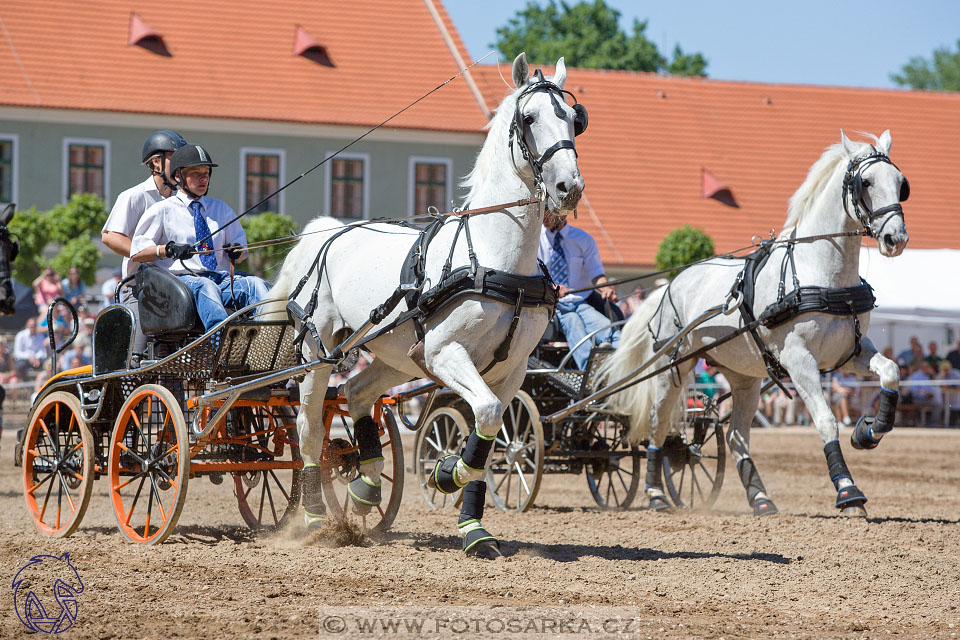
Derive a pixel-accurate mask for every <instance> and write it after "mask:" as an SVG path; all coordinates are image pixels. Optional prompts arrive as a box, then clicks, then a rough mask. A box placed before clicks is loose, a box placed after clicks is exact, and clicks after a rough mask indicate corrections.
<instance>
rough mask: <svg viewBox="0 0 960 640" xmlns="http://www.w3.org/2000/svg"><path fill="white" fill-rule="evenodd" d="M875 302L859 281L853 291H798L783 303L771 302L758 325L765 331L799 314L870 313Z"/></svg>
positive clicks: (868, 288)
mask: <svg viewBox="0 0 960 640" xmlns="http://www.w3.org/2000/svg"><path fill="white" fill-rule="evenodd" d="M876 303H877V298H876V296H874V295H873V287H871V286H870V285H869V284H867V283H866V281H861V283H860V284H858V285H857V286H855V287H841V288H836V289H829V288H827V287H800V288H799V289H796V290H794V291H792V292H790V294H788V295H787V296H786V297H785V298H784V299H783V301H781V302H774V303H773V304H771V305H770V306H769V307H767V308H766V309H764V310H763V313H761V314H760V322H761V323H762V324H763V326H765V327H767V328H772V327H776V326H778V325H781V324H783V323H784V322H787V321H789V320H792V319H793V318H795V317H796V316H798V315H800V314H802V313H809V312H813V311H815V312H817V313H829V314H831V315H835V316H849V315H855V314H860V313H866V312H868V311H871V310H872V309H873V307H874V306H876Z"/></svg>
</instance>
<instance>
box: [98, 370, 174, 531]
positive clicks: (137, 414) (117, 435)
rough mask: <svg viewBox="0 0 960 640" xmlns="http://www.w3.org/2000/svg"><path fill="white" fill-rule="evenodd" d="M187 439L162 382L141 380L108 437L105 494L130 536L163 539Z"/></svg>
mask: <svg viewBox="0 0 960 640" xmlns="http://www.w3.org/2000/svg"><path fill="white" fill-rule="evenodd" d="M189 475H190V443H189V440H188V437H187V424H186V421H185V420H184V418H183V411H182V410H181V409H180V405H179V404H178V403H177V400H176V398H174V396H173V394H172V393H171V392H170V391H169V390H167V389H166V388H165V387H161V386H160V385H156V384H146V385H143V386H141V387H137V388H136V389H134V391H133V393H132V394H130V397H129V398H127V401H126V402H124V403H123V407H121V409H120V413H119V414H118V416H117V421H116V422H115V423H114V427H113V434H112V436H111V438H110V469H109V478H110V499H111V501H112V503H113V513H114V515H115V516H116V519H117V526H119V527H120V531H121V532H123V535H125V536H127V537H128V538H129V539H131V540H133V541H134V542H143V543H146V544H159V543H161V542H163V541H164V540H166V539H167V536H169V535H170V534H171V533H173V530H174V528H175V527H176V526H177V520H178V519H179V517H180V511H181V510H182V509H183V504H184V502H185V501H186V498H187V481H188V479H189Z"/></svg>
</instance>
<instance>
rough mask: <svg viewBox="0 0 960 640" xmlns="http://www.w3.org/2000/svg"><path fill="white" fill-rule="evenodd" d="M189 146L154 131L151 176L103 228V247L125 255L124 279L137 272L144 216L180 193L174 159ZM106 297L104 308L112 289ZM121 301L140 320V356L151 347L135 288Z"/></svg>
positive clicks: (123, 198) (172, 134)
mask: <svg viewBox="0 0 960 640" xmlns="http://www.w3.org/2000/svg"><path fill="white" fill-rule="evenodd" d="M185 144H187V141H186V140H184V139H183V136H181V135H180V134H179V133H177V132H176V131H169V130H164V131H154V132H153V133H151V134H150V135H149V136H147V139H146V140H145V141H144V143H143V149H142V150H141V153H140V157H141V158H142V160H141V161H142V163H143V164H144V165H145V166H146V167H147V169H148V170H149V171H150V177H149V178H147V179H146V180H144V181H143V182H141V183H140V184H138V185H136V186H134V187H130V188H129V189H127V190H126V191H124V192H123V193H121V194H120V195H119V196H117V202H116V203H115V204H114V205H113V209H112V210H111V211H110V216H109V217H108V218H107V221H106V223H104V225H103V231H102V232H101V234H100V239H101V240H103V244H105V245H107V246H108V247H110V249H111V250H112V251H113V252H114V253H116V254H118V255H121V256H123V264H122V266H121V269H120V278H121V279H122V278H125V277H126V276H128V275H130V273H132V271H133V269H132V268H131V266H130V242H131V240H132V239H133V232H134V230H135V229H136V228H137V223H138V222H139V221H140V217H141V216H142V215H143V213H144V212H145V211H146V210H147V209H149V208H150V207H151V206H152V205H154V204H156V203H157V202H162V201H163V200H164V199H165V198H169V197H170V196H171V195H173V193H174V192H175V191H176V190H177V187H176V185H175V184H174V183H173V178H172V177H171V175H170V158H171V157H172V156H173V152H174V151H176V150H177V149H179V148H180V147H182V146H183V145H185ZM134 268H135V267H134ZM115 286H116V285H114V288H115ZM104 295H105V298H106V300H105V305H104V306H106V305H108V304H112V303H113V288H111V289H110V292H109V294H108V293H107V292H106V288H105V290H104ZM120 302H121V304H123V305H124V306H126V307H128V308H129V309H130V310H131V311H133V314H134V316H135V317H136V319H137V322H136V329H135V331H134V338H133V351H134V353H136V354H139V353H142V352H143V350H144V349H145V348H146V346H147V340H146V338H145V337H144V335H143V332H141V331H140V306H139V303H138V302H137V299H136V298H135V297H134V296H133V289H132V288H131V287H124V288H123V290H122V291H121V292H120Z"/></svg>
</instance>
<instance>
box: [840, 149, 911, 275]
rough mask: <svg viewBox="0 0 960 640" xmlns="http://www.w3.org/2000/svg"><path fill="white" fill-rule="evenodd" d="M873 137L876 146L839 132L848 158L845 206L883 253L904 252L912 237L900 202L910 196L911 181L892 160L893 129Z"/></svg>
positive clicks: (894, 253)
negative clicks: (908, 232)
mask: <svg viewBox="0 0 960 640" xmlns="http://www.w3.org/2000/svg"><path fill="white" fill-rule="evenodd" d="M874 140H875V142H876V144H875V145H873V144H869V143H865V142H852V141H851V140H850V139H849V138H847V136H846V134H845V133H843V131H841V132H840V146H841V147H842V149H843V153H844V155H845V156H846V159H847V166H846V173H845V174H844V178H843V192H842V193H843V208H844V211H846V212H847V213H848V214H849V215H852V216H853V217H855V218H857V219H858V220H859V221H860V223H861V225H862V226H863V229H864V231H865V232H866V233H867V235H869V236H871V237H873V238H876V240H877V247H878V248H879V249H880V253H881V254H883V255H885V256H888V257H894V256H898V255H900V254H901V253H903V250H904V248H905V247H906V246H907V242H908V241H909V240H910V236H908V235H907V226H906V221H905V220H904V217H903V207H902V205H901V204H900V203H901V202H904V201H906V199H907V198H908V197H909V196H910V183H909V182H907V178H906V177H905V176H904V175H903V173H901V172H900V169H898V168H897V165H895V164H893V162H892V161H891V160H890V146H891V145H892V143H893V140H892V138H891V137H890V131H889V130H887V131H884V132H883V133H882V134H881V135H880V137H879V138H874Z"/></svg>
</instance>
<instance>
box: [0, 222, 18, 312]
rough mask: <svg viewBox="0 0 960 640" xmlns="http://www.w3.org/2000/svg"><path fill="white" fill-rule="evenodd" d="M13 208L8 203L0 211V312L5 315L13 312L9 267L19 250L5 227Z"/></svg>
mask: <svg viewBox="0 0 960 640" xmlns="http://www.w3.org/2000/svg"><path fill="white" fill-rule="evenodd" d="M13 210H14V205H12V204H8V205H7V206H6V207H5V208H4V209H3V211H0V313H3V314H6V315H10V314H12V313H13V303H14V302H15V301H16V296H15V295H14V293H13V281H12V280H11V279H10V268H11V264H13V261H14V259H15V258H16V257H17V252H18V251H20V243H19V242H18V241H17V240H15V239H14V238H13V237H11V236H10V230H9V229H7V225H8V224H10V221H11V220H13Z"/></svg>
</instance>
